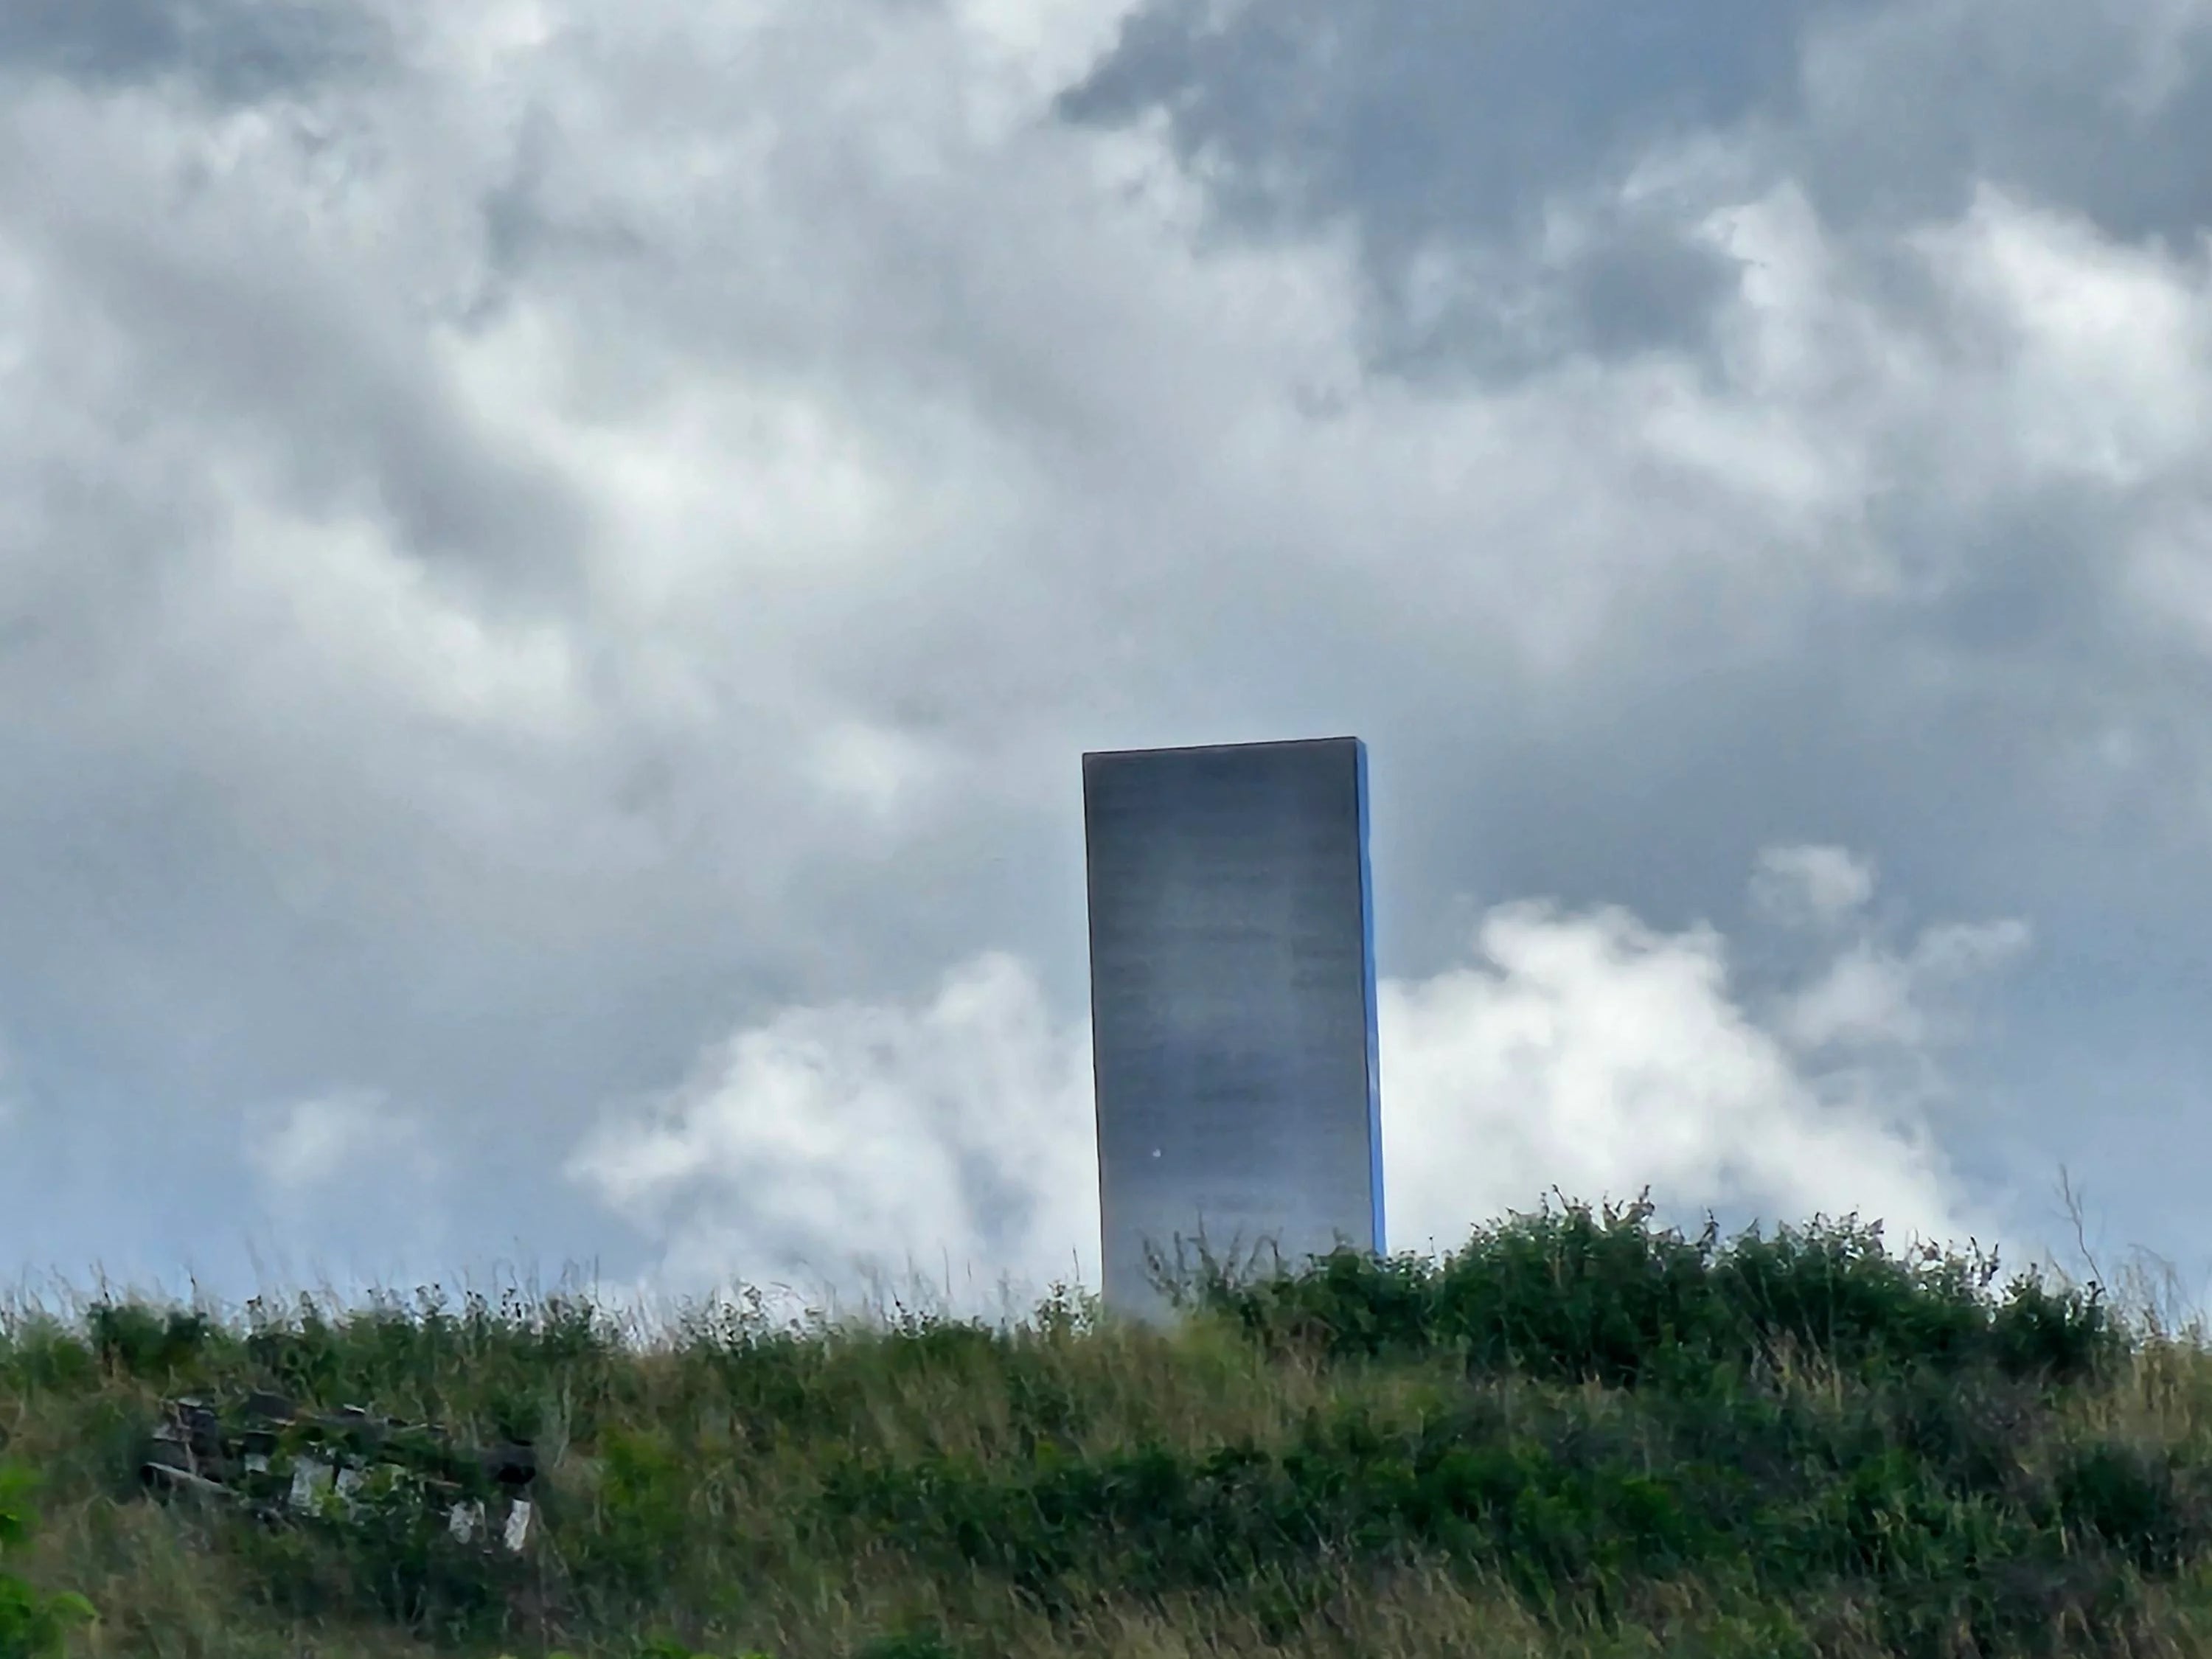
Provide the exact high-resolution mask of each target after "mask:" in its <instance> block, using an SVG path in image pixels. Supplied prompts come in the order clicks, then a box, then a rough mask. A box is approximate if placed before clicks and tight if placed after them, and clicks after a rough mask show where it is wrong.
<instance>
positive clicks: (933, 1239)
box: [567, 955, 1098, 1308]
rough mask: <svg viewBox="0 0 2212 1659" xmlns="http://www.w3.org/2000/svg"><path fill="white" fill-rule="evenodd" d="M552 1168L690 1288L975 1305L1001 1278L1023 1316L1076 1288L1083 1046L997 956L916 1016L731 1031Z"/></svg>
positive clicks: (1091, 1257)
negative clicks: (881, 1293)
mask: <svg viewBox="0 0 2212 1659" xmlns="http://www.w3.org/2000/svg"><path fill="white" fill-rule="evenodd" d="M567 1168H568V1173H569V1175H570V1176H571V1177H572V1178H573V1179H574V1180H576V1181H577V1182H580V1183H581V1184H583V1185H584V1186H585V1187H586V1188H588V1189H589V1190H590V1191H592V1193H593V1194H595V1195H597V1196H598V1197H599V1199H600V1200H602V1201H603V1202H605V1203H606V1204H608V1205H610V1206H612V1207H613V1208H614V1209H615V1210H617V1212H620V1213H621V1214H623V1215H624V1216H625V1217H627V1218H629V1219H630V1220H631V1221H633V1222H634V1223H635V1224H636V1225H640V1226H641V1227H643V1228H644V1229H646V1230H647V1231H648V1233H649V1234H651V1236H652V1237H653V1239H654V1241H655V1243H656V1246H657V1248H658V1249H659V1253H660V1254H659V1262H658V1267H659V1275H660V1278H661V1279H662V1281H663V1282H664V1283H665V1284H668V1285H674V1286H677V1287H679V1288H685V1289H689V1290H690V1291H700V1290H702V1289H704V1288H708V1287H712V1286H713V1285H716V1284H717V1283H719V1282H721V1281H723V1280H724V1279H726V1278H727V1277H728V1276H731V1275H736V1276H739V1277H744V1278H746V1279H749V1280H750V1281H751V1282H754V1283H759V1284H766V1283H772V1282H793V1281H797V1282H798V1284H799V1286H800V1287H802V1288H805V1289H812V1288H814V1287H815V1286H817V1285H829V1286H843V1287H845V1288H847V1289H848V1290H849V1289H850V1288H851V1287H852V1286H854V1285H855V1284H856V1283H857V1282H859V1280H860V1278H862V1277H865V1276H866V1275H867V1274H870V1273H875V1274H878V1275H882V1276H884V1278H886V1279H888V1280H889V1281H890V1282H892V1283H894V1284H895V1285H896V1284H903V1283H904V1282H905V1281H906V1280H907V1279H908V1276H909V1275H910V1274H915V1273H919V1275H920V1276H921V1278H922V1279H924V1280H925V1281H928V1282H931V1283H933V1285H935V1286H936V1287H937V1288H938V1289H939V1291H941V1292H942V1293H943V1294H945V1296H947V1297H949V1298H950V1300H951V1301H952V1302H953V1303H955V1304H958V1305H962V1306H965V1307H969V1308H974V1307H976V1306H979V1305H981V1306H986V1307H988V1306H994V1305H995V1302H996V1298H997V1297H998V1294H999V1291H1000V1281H1001V1279H1002V1277H1010V1278H1011V1279H1012V1281H1013V1282H1014V1284H1015V1285H1017V1286H1018V1287H1019V1289H1018V1292H1017V1300H1018V1305H1024V1306H1025V1305H1026V1304H1027V1300H1028V1299H1030V1298H1033V1297H1036V1296H1038V1295H1042V1293H1043V1291H1044V1289H1045V1288H1046V1287H1047V1286H1048V1285H1050V1284H1051V1283H1053V1282H1054V1280H1062V1281H1068V1280H1087V1281H1088V1282H1090V1283H1092V1284H1095V1283H1096V1282H1097V1249H1098V1246H1097V1225H1098V1222H1097V1215H1098V1189H1097V1159H1096V1151H1095V1147H1094V1146H1093V1144H1092V1141H1091V1107H1090V1057H1089V1052H1088V1048H1087V1046H1086V1043H1085V1038H1084V1036H1083V1034H1082V1033H1081V1032H1080V1031H1070V1030H1067V1029H1066V1028H1065V1027H1063V1026H1060V1025H1059V1024H1055V1023H1054V1021H1053V1019H1052V1018H1051V1017H1050V1015H1049V1013H1048V1009H1047V1007H1046V1005H1045V1002H1044V1000H1043V998H1042V996H1041V994H1039V991H1038V987H1037V986H1036V981H1035V980H1034V978H1033V976H1032V975H1030V972H1029V971H1028V970H1027V969H1024V967H1023V966H1022V964H1020V963H1018V962H1016V961H1014V960H1013V959H1012V958H1011V957H1006V956H1001V955H993V956H986V957H980V958H978V959H976V960H975V961H974V962H972V963H969V964H967V965H966V966H964V967H963V968H962V969H959V970H957V972H955V973H953V974H951V975H948V976H947V978H946V979H945V982H944V983H943V985H942V986H941V987H940V988H939V991H938V994H937V995H936V996H935V997H934V998H933V1000H930V1001H929V1002H928V1003H927V1004H926V1005H923V1006H919V1007H899V1006H861V1005H854V1004H844V1005H836V1006H825V1007H820V1008H798V1009H790V1010H787V1011H785V1012H782V1013H780V1014H779V1015H777V1016H776V1017H775V1018H773V1019H771V1020H769V1021H768V1022H766V1023H765V1024H760V1025H757V1026H753V1027H750V1028H748V1029H746V1030H742V1031H740V1032H738V1033H737V1034H736V1035H735V1036H732V1038H730V1039H729V1040H728V1041H727V1042H724V1043H722V1044H720V1045H718V1046H717V1047H716V1048H714V1050H712V1051H711V1052H710V1053H709V1054H707V1055H705V1056H703V1057H702V1060H701V1062H700V1064H699V1066H698V1067H697V1069H696V1071H695V1073H694V1074H693V1076H692V1077H691V1078H690V1079H689V1080H688V1081H686V1082H685V1083H684V1085H681V1086H680V1087H679V1088H678V1089H676V1090H674V1091H671V1092H670V1093H669V1094H668V1095H666V1096H665V1097H661V1098H659V1099H658V1100H655V1101H652V1102H649V1103H645V1104H644V1105H642V1106H632V1107H629V1108H625V1109H618V1110H617V1111H616V1112H615V1113H614V1114H612V1115H611V1116H610V1117H609V1118H608V1119H607V1120H606V1121H604V1122H603V1123H602V1124H601V1125H600V1126H599V1127H598V1128H597V1129H595V1130H594V1131H593V1132H592V1134H590V1135H589V1136H588V1137H587V1138H586V1139H585V1140H584V1141H583V1142H582V1143H581V1144H580V1146H578V1147H577V1148H576V1149H575V1151H574V1154H573V1155H572V1156H571V1157H570V1158H569V1160H568V1165H567ZM948 1275H949V1282H948V1280H947V1276H948Z"/></svg>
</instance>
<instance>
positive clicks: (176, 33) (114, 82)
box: [0, 0, 391, 104]
mask: <svg viewBox="0 0 2212 1659" xmlns="http://www.w3.org/2000/svg"><path fill="white" fill-rule="evenodd" d="M390 46H391V42H390V39H389V35H388V33H387V31H386V28H385V27H384V26H383V24H382V22H381V20H380V18H379V17H378V16H377V15H376V14H375V13H374V11H372V10H369V9H367V8H364V7H361V6H356V5H352V4H348V3H331V0H317V3H301V0H101V3H100V4H98V5H82V4H78V3H76V0H13V3H11V4H9V7H8V8H7V9H6V10H5V11H0V75H6V74H8V73H9V72H10V71H14V72H16V73H21V71H23V70H33V71H43V72H46V73H50V74H57V75H62V76H68V77H70V79H72V80H75V81H78V82H83V83H86V84H88V85H92V86H98V87H102V88H116V87H127V86H131V85H135V84H139V83H143V82H149V81H156V80H161V79H164V78H167V77H169V76H181V77H184V78H185V79H186V80H188V81H189V82H191V85H192V86H193V87H194V88H196V89H197V91H199V92H200V93H201V94H204V95H205V96H207V97H209V98H210V99H213V100H216V101H217V102H219V103H222V104H249V103H253V102H256V101H258V100H261V99H264V98H267V97H270V96H275V95H281V94H288V93H298V92H300V91H301V90H303V89H307V88H312V87H313V85H315V84H316V83H317V82H321V81H324V80H325V79H328V78H330V77H331V76H337V75H343V74H348V73H352V74H359V73H361V72H362V71H364V70H371V69H373V68H375V67H379V66H380V64H381V63H382V62H383V60H384V58H385V57H386V53H387V52H389V50H390Z"/></svg>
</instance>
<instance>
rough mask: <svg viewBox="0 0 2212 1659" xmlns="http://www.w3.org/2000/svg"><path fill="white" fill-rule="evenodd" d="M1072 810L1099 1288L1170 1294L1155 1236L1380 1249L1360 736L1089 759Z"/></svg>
mask: <svg viewBox="0 0 2212 1659" xmlns="http://www.w3.org/2000/svg"><path fill="white" fill-rule="evenodd" d="M1083 805H1084V833H1085V846H1086V862H1087V866H1088V876H1089V885H1090V909H1091V1042H1092V1063H1093V1067H1094V1071H1095V1077H1096V1084H1097V1112H1098V1164H1099V1199H1100V1209H1101V1219H1102V1222H1103V1235H1104V1237H1103V1262H1102V1265H1103V1274H1104V1283H1103V1293H1104V1296H1105V1299H1106V1302H1107V1304H1108V1305H1109V1307H1110V1308H1114V1309H1115V1310H1120V1311H1122V1312H1125V1313H1129V1314H1133V1315H1135V1316H1139V1317H1144V1318H1158V1317H1159V1316H1163V1315H1164V1313H1165V1312H1166V1306H1167V1304H1165V1303H1164V1301H1163V1300H1162V1299H1161V1298H1160V1297H1159V1296H1158V1292H1157V1291H1156V1288H1155V1287H1154V1285H1153V1284H1152V1273H1151V1272H1150V1270H1149V1267H1148V1262H1147V1258H1146V1245H1147V1244H1148V1243H1150V1244H1152V1246H1154V1247H1155V1248H1156V1249H1158V1252H1159V1253H1160V1254H1161V1255H1163V1256H1164V1257H1165V1258H1166V1259H1168V1260H1170V1261H1172V1260H1174V1259H1175V1257H1176V1252H1177V1249H1178V1245H1179V1243H1180V1245H1181V1248H1182V1250H1183V1252H1184V1259H1185V1260H1186V1261H1189V1260H1192V1259H1193V1256H1194V1248H1195V1246H1196V1245H1197V1244H1198V1243H1199V1242H1200V1241H1201V1240H1202V1241H1203V1243H1204V1246H1205V1248H1206V1250H1208V1251H1209V1252H1211V1253H1212V1254H1213V1255H1215V1256H1217V1257H1218V1258H1222V1259H1225V1260H1231V1261H1239V1262H1242V1261H1249V1259H1251V1258H1252V1257H1253V1256H1254V1255H1255V1253H1258V1254H1259V1255H1261V1260H1262V1261H1267V1262H1272V1261H1273V1260H1274V1259H1277V1257H1279V1259H1280V1260H1281V1261H1283V1262H1284V1263H1285V1265H1287V1266H1290V1267H1299V1266H1302V1265H1303V1264H1304V1261H1305V1259H1306V1258H1307V1257H1308V1256H1309V1255H1322V1254H1326V1253H1327V1252H1328V1251H1329V1250H1331V1249H1335V1248H1337V1247H1338V1246H1339V1245H1340V1244H1349V1245H1352V1246H1353V1247H1354V1248H1357V1249H1373V1250H1376V1251H1379V1250H1381V1249H1382V1248H1383V1178H1382V1135H1381V1122H1380V1115H1379V1101H1380V1096H1379V1079H1378V1066H1377V1063H1376V1023H1375V948H1374V923H1373V918H1374V903H1373V896H1372V883H1371V879H1370V874H1369V864H1368V857H1367V755H1366V749H1365V746H1364V744H1361V743H1360V742H1359V740H1358V738H1319V739H1315V740H1311V741H1304V742H1294V743H1261V744H1228V745H1223V746H1218V747H1212V748H1194V749H1152V750H1121V751H1116V752H1110V753H1103V754H1087V755H1085V757H1083ZM1271 1253H1272V1254H1271Z"/></svg>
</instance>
